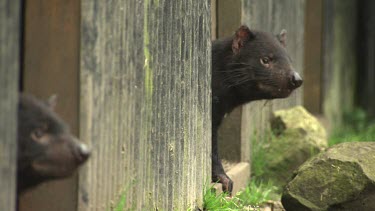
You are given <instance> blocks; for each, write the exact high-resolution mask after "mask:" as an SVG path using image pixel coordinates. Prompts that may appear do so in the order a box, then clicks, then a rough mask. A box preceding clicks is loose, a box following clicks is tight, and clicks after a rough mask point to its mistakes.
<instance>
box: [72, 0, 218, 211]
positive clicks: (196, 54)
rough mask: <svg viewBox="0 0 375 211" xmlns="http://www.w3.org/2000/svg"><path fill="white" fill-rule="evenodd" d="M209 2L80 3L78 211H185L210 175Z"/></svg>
mask: <svg viewBox="0 0 375 211" xmlns="http://www.w3.org/2000/svg"><path fill="white" fill-rule="evenodd" d="M210 10H211V9H210V1H194V0H187V1H186V0H176V1H167V0H146V1H138V2H135V1H120V0H114V1H110V3H109V2H104V1H100V0H94V1H92V0H83V1H82V23H81V32H82V33H81V50H82V51H81V86H80V87H81V105H80V111H81V112H80V120H81V122H80V131H81V137H82V139H84V140H85V141H86V142H89V143H91V145H92V146H94V151H93V156H92V159H91V161H90V162H89V163H88V165H87V166H86V167H85V171H84V174H81V175H80V189H81V190H85V191H84V192H80V195H81V197H79V199H80V202H79V210H95V209H97V210H108V209H111V208H113V207H116V205H117V204H118V203H119V201H120V199H121V197H124V198H125V199H126V203H125V204H126V206H127V208H134V209H135V210H186V209H187V208H188V207H190V206H194V205H196V204H200V203H202V191H203V187H204V183H205V182H207V181H208V180H209V176H210V173H211V167H210V161H211V159H210V153H211V146H210V143H211V141H210V140H211V133H207V131H211V98H210V93H211V90H210V89H211V88H210V87H211V39H210V38H211V34H210V27H211V21H210V19H211V16H210Z"/></svg>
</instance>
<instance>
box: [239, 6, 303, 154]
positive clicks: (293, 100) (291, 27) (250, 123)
mask: <svg viewBox="0 0 375 211" xmlns="http://www.w3.org/2000/svg"><path fill="white" fill-rule="evenodd" d="M304 15H305V1H304V0H301V1H295V0H279V1H272V0H266V1H264V0H243V1H242V22H243V23H244V24H247V25H248V26H249V27H250V29H257V30H262V31H267V32H271V33H273V34H275V35H276V34H278V33H280V31H281V30H282V29H286V30H287V32H288V34H287V52H288V53H289V55H290V57H291V58H292V63H293V66H294V68H295V69H296V70H297V72H298V73H299V74H300V75H301V76H302V78H303V55H304V42H303V38H304ZM302 95H303V86H302V87H300V88H298V89H297V90H296V91H294V93H293V94H292V95H291V96H289V97H288V98H286V99H276V100H270V101H263V100H262V101H256V102H251V103H250V104H247V105H246V106H244V107H243V110H242V113H243V114H242V130H241V131H242V135H241V137H242V143H243V144H246V143H247V146H249V148H250V145H249V144H248V143H249V141H250V140H251V138H254V135H260V136H261V135H262V134H264V131H265V130H266V129H267V128H268V126H269V118H270V114H271V112H272V111H273V110H278V109H282V108H286V107H290V106H293V105H298V104H301V103H302Z"/></svg>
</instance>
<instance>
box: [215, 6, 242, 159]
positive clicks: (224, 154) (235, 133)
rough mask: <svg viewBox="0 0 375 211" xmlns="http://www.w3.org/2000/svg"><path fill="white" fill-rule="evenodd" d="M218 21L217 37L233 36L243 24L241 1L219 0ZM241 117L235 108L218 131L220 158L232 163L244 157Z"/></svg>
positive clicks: (240, 113) (239, 110) (239, 109)
mask: <svg viewBox="0 0 375 211" xmlns="http://www.w3.org/2000/svg"><path fill="white" fill-rule="evenodd" d="M216 21H217V23H216V25H217V38H223V37H227V36H232V35H233V34H234V32H235V31H236V30H237V29H238V27H239V26H240V25H241V1H226V0H218V1H217V18H216ZM241 118H242V108H241V107H238V108H235V109H234V110H233V111H232V112H231V113H230V114H228V115H226V117H225V118H224V120H223V122H222V124H221V125H220V128H219V131H218V145H219V155H220V158H221V159H223V160H225V161H229V162H230V163H234V162H240V161H241V156H242V157H243V152H244V151H242V146H241ZM246 152H247V150H246ZM246 152H245V153H246Z"/></svg>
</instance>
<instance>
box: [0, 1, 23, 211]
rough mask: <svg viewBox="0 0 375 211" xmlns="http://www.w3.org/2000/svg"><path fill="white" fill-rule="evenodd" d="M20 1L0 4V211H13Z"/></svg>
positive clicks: (14, 200) (14, 202)
mask: <svg viewBox="0 0 375 211" xmlns="http://www.w3.org/2000/svg"><path fill="white" fill-rule="evenodd" d="M20 17H21V7H20V1H17V0H16V1H14V0H6V1H1V2H0V46H1V47H0V99H1V100H0V121H1V123H0V190H1V192H0V210H10V211H11V210H15V207H16V206H15V204H16V165H17V101H18V97H17V96H18V74H19V68H20V65H19V64H20V56H19V52H20Z"/></svg>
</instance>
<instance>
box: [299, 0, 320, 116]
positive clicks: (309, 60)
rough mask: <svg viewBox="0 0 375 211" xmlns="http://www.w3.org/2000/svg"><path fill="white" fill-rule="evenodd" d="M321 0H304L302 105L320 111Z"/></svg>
mask: <svg viewBox="0 0 375 211" xmlns="http://www.w3.org/2000/svg"><path fill="white" fill-rule="evenodd" d="M322 25H323V0H306V16H305V38H304V41H305V52H304V67H303V68H304V75H305V77H304V81H303V85H304V87H308V88H306V89H304V93H303V105H304V106H305V107H306V109H307V110H308V111H309V112H312V113H314V114H321V113H322V104H323V102H322V88H323V83H322V74H323V73H322V69H323V62H322V59H323V56H322V54H323V49H322V47H323V27H322Z"/></svg>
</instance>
